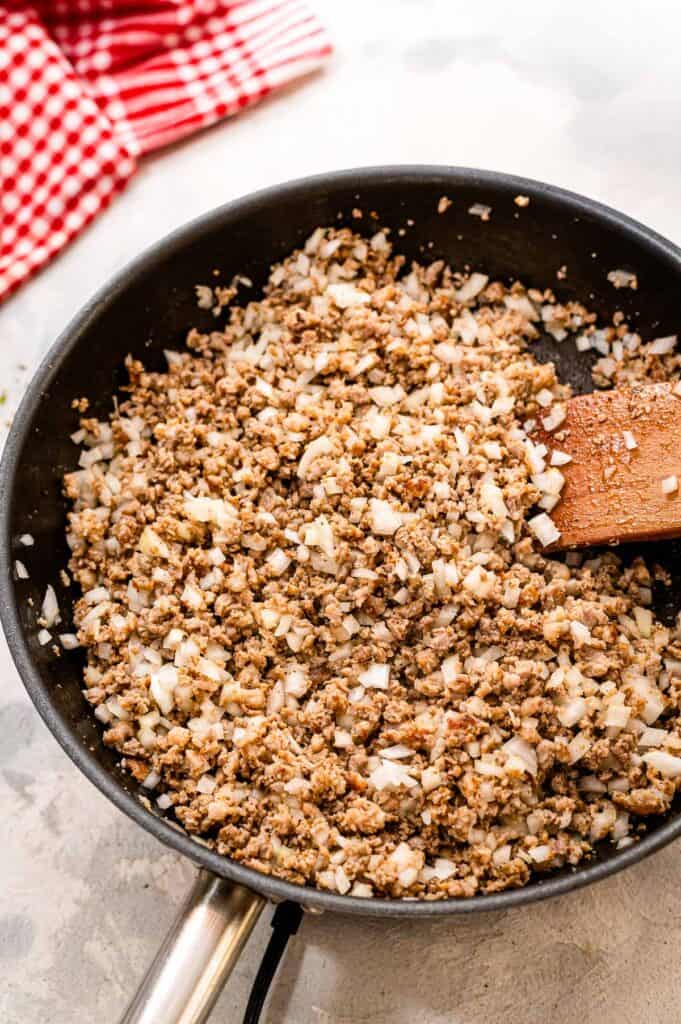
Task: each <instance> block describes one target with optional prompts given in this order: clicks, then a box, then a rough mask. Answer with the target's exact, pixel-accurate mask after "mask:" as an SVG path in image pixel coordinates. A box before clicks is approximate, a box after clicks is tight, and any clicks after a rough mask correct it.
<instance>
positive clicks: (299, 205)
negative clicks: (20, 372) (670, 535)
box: [0, 166, 681, 1024]
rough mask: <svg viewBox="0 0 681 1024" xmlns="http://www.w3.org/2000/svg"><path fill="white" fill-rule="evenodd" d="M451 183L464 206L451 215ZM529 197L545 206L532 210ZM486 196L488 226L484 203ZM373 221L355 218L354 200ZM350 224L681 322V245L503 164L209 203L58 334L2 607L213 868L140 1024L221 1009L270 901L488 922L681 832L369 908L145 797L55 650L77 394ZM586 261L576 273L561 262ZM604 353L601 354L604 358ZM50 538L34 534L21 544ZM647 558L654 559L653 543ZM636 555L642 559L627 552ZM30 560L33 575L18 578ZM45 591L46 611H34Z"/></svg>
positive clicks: (113, 382) (92, 760)
mask: <svg viewBox="0 0 681 1024" xmlns="http://www.w3.org/2000/svg"><path fill="white" fill-rule="evenodd" d="M443 195H445V196H448V197H449V198H450V199H451V200H452V205H451V206H450V207H449V208H448V209H447V210H446V211H445V212H444V213H441V214H440V213H438V202H439V200H440V198H441V197H442V196H443ZM517 195H524V196H527V197H529V200H530V202H529V205H527V206H525V207H519V206H518V205H516V204H515V203H514V198H515V197H516V196H517ZM475 203H482V204H484V205H487V206H490V207H491V208H492V212H491V217H490V219H489V220H487V221H485V220H482V219H481V218H480V217H477V216H473V215H471V214H470V213H469V212H468V211H469V208H470V207H471V206H472V205H473V204H475ZM356 208H360V209H361V210H362V211H363V213H364V216H363V218H362V219H361V220H357V219H355V218H353V214H352V211H353V209H356ZM331 223H335V224H347V225H350V226H353V227H354V228H356V229H359V230H362V231H366V232H369V233H373V231H374V230H376V228H377V226H378V225H380V226H382V227H387V228H390V229H391V231H392V237H393V240H394V242H395V245H396V248H397V249H398V250H399V251H402V252H404V253H405V254H406V255H407V257H408V258H410V259H411V258H414V259H416V258H418V259H420V260H426V261H428V260H430V259H436V258H439V257H443V258H444V259H446V260H447V261H448V262H449V263H451V264H452V265H454V266H456V267H462V266H464V265H470V267H471V268H473V269H481V270H484V271H485V273H488V274H489V275H490V276H492V277H500V278H502V279H504V280H513V279H514V278H515V277H519V278H521V279H522V280H523V281H524V282H525V283H526V284H528V285H530V286H536V287H544V286H549V285H550V286H553V287H554V290H555V291H556V293H557V295H558V297H559V298H560V299H561V300H563V301H566V300H570V299H575V300H581V301H583V302H585V303H586V304H587V305H588V306H589V307H590V308H591V309H593V310H595V311H596V312H597V313H598V314H599V315H600V316H601V317H603V318H604V319H607V320H609V319H610V318H611V317H612V315H613V313H614V312H615V311H616V310H620V309H621V310H622V311H623V312H624V314H625V316H626V318H627V320H628V321H629V322H630V323H631V324H632V325H633V327H634V329H636V330H639V331H640V332H641V333H642V334H643V335H644V336H646V335H649V336H654V335H655V334H659V335H664V334H669V333H674V331H675V329H676V328H677V325H678V308H679V302H678V296H679V294H681V250H680V249H679V248H678V247H676V246H675V245H673V244H672V243H671V242H669V241H667V240H665V239H664V238H662V237H660V236H659V235H657V234H655V233H654V232H653V231H651V230H649V229H648V228H645V227H644V226H642V225H641V224H638V223H636V222H635V221H633V220H630V219H629V218H628V217H625V216H624V215H622V214H620V213H617V212H616V211H614V210H611V209H609V208H607V207H605V206H602V205H601V204H599V203H596V202H594V201H592V200H589V199H585V198H582V197H580V196H577V195H575V194H573V193H570V192H566V191H564V190H562V189H558V188H555V187H552V186H549V185H544V184H541V183H539V182H535V181H530V180H527V179H523V178H517V177H513V176H511V175H507V174H500V173H494V172H489V171H477V170H470V169H465V168H453V167H427V166H404V167H377V168H368V169H359V170H348V171H341V172H338V173H334V174H325V175H319V176H316V177H313V178H306V179H303V180H300V181H294V182H291V183H288V184H285V185H279V186H275V187H273V188H269V189H265V190H263V191H261V192H258V193H256V194H254V195H252V196H249V197H246V198H244V199H240V200H237V201H236V202H233V203H229V204H227V205H226V206H223V207H220V208H219V209H217V210H215V211H213V212H211V213H208V214H206V215H205V216H203V217H201V218H199V219H198V220H195V221H193V222H192V223H190V224H188V225H187V226H185V227H183V228H180V229H179V230H178V231H176V232H175V233H173V234H172V235H170V236H169V237H167V238H166V239H164V240H163V241H161V242H159V243H158V244H157V245H155V246H153V247H152V248H151V249H149V250H148V251H147V252H145V253H144V254H143V255H142V256H140V257H139V258H138V259H136V260H135V261H133V262H132V263H131V264H130V265H129V266H128V267H126V268H125V269H124V270H123V271H121V272H120V273H119V274H117V275H116V276H115V277H114V279H113V280H112V281H110V282H109V283H108V284H107V285H105V286H104V287H103V288H102V289H101V290H100V291H99V292H98V293H97V294H96V295H95V297H94V298H93V299H91V300H90V302H88V303H87V305H86V306H85V307H84V309H83V310H82V312H81V313H79V314H78V316H76V318H75V319H74V320H73V321H72V323H71V324H70V325H69V326H68V327H67V328H66V330H65V331H64V332H63V333H62V335H61V336H60V337H59V338H58V340H57V341H56V342H55V344H54V346H53V347H52V348H51V350H50V351H49V353H48V354H47V356H46V357H45V359H44V360H43V362H42V364H41V366H40V367H39V369H38V371H37V373H36V374H35V376H34V378H33V380H32V382H31V384H30V386H29V388H28V390H27V392H26V395H25V397H24V399H23V402H22V404H21V406H20V408H19V411H18V412H17V415H16V417H15V420H14V424H13V426H12V429H11V432H10V435H9V438H8V440H7V443H6V447H5V451H4V455H3V459H2V465H1V467H0V618H1V619H2V624H3V626H4V629H5V633H6V636H7V640H8V643H9V646H10V650H11V652H12V655H13V658H14V661H15V663H16V666H17V669H18V671H19V673H20V675H21V677H22V679H23V682H24V684H25V686H26V688H27V690H28V693H29V695H30V697H31V699H32V701H33V703H34V704H35V706H36V708H37V710H38V712H39V713H40V714H41V716H42V717H43V719H44V721H45V723H46V724H47V726H48V728H49V729H50V730H51V731H52V733H53V734H54V736H55V737H56V738H57V740H58V741H59V743H60V744H61V745H62V747H63V748H64V750H65V751H66V753H67V754H68V755H69V756H70V758H71V759H72V760H73V761H74V762H75V764H76V765H77V766H78V767H79V768H80V769H81V771H82V772H83V773H84V774H85V775H86V776H87V777H88V778H89V779H90V781H91V782H92V783H94V785H96V786H97V787H98V788H99V789H100V790H101V791H102V792H103V793H104V794H105V795H106V796H107V797H108V798H109V799H110V800H111V801H112V802H113V803H114V804H115V805H116V806H117V807H118V808H119V809H120V810H122V811H124V812H125V813H126V814H128V815H129V816H130V817H131V818H132V819H133V820H134V821H135V822H136V823H137V824H138V825H140V826H142V827H143V828H145V829H147V830H148V831H149V832H151V833H152V834H153V835H154V836H156V838H158V839H159V840H161V842H163V843H165V844H166V845H167V846H169V847H171V848H173V849H174V850H176V851H178V852H179V853H181V854H183V855H184V856H186V857H188V858H189V859H190V860H192V861H193V862H194V863H196V864H197V865H198V866H199V867H200V868H201V871H200V872H199V875H198V878H197V882H196V884H195V886H194V888H193V890H192V892H191V893H190V894H189V896H188V898H187V903H186V905H185V907H184V908H183V910H182V911H181V912H180V915H179V917H178V919H177V921H176V922H175V924H174V925H173V928H172V929H171V932H170V933H169V935H168V936H167V938H166V940H165V942H164V944H163V946H162V948H161V950H160V952H159V954H158V956H157V958H156V960H155V961H154V964H153V965H152V967H151V968H150V970H149V972H148V974H147V976H146V978H145V980H144V981H143V983H142V986H141V988H140V990H139V992H138V993H137V995H136V996H135V998H134V999H133V1002H132V1004H131V1006H130V1007H129V1009H128V1011H127V1012H126V1014H125V1015H124V1017H123V1021H124V1022H125V1024H199V1022H201V1021H205V1020H206V1019H207V1017H208V1015H209V1013H210V1009H211V1007H212V1005H213V1004H214V1001H215V999H216V998H217V995H218V994H219V992H220V989H221V987H222V984H223V983H224V981H225V980H226V978H227V977H228V975H229V972H230V970H231V968H232V967H233V965H234V963H235V962H236V959H237V957H238V954H239V952H240V950H241V948H242V947H243V944H244V943H245V941H246V939H247V937H248V934H249V933H250V931H251V929H252V927H253V925H254V924H255V922H256V920H257V918H258V915H259V913H260V911H261V910H262V908H263V906H264V905H265V903H266V901H268V900H270V901H275V902H281V901H285V900H286V901H293V902H294V903H296V904H302V905H304V907H306V908H308V909H311V910H317V911H335V912H339V913H344V914H358V915H366V916H369V917H399V918H406V919H412V918H417V917H419V918H424V917H439V916H441V915H444V914H476V913H480V912H483V911H485V912H487V911H496V910H502V909H507V908H509V907H512V906H518V905H521V904H522V905H526V904H530V903H532V902H534V901H536V900H540V899H544V898H547V897H551V896H557V895H560V894H563V893H567V892H569V891H572V890H576V889H579V888H581V887H582V886H585V885H588V884H590V883H592V882H595V881H597V880H599V879H602V878H605V877H607V876H608V875H611V874H613V873H614V872H616V871H620V870H622V869H623V868H625V867H627V866H629V865H631V864H633V863H635V862H636V861H639V860H641V859H642V858H644V857H646V856H648V855H649V854H651V853H652V852H653V851H655V850H657V849H659V848H661V847H662V846H664V845H665V844H666V843H668V842H670V841H671V840H672V839H674V838H675V837H676V836H678V835H679V834H680V833H681V805H674V807H673V808H672V811H671V813H670V814H669V815H668V816H667V817H666V818H664V819H661V820H659V821H655V822H653V823H652V825H651V827H650V828H649V830H648V832H647V834H646V835H645V836H644V837H643V838H642V839H641V840H640V841H639V842H638V843H636V844H634V845H632V846H630V847H627V848H625V849H622V850H615V848H614V847H613V846H612V845H607V844H604V845H603V846H602V848H600V849H599V850H598V851H597V854H596V856H595V857H594V858H593V859H592V860H591V861H590V862H587V863H585V864H583V865H581V866H580V867H578V868H577V869H564V870H562V871H560V872H558V873H555V874H552V875H549V876H545V877H537V878H536V879H534V880H533V881H532V882H531V883H530V884H529V885H527V886H526V887H524V888H522V889H517V890H513V891H506V892H502V893H498V894H493V895H480V896H475V897H473V898H471V899H467V900H444V901H427V900H413V901H412V900H410V901H400V900H394V899H373V900H364V899H358V898H356V897H351V896H340V895H335V894H332V893H327V892H321V891H318V890H314V889H311V888H303V887H301V886H297V885H293V884H291V883H288V882H285V881H281V880H279V879H276V878H270V877H267V876H265V875H262V874H259V873H258V872H255V871H253V870H251V869H249V868H246V867H243V866H241V865H239V864H236V863H233V862H232V861H230V860H229V859H228V858H226V857H222V856H220V855H218V854H217V853H215V852H213V851H212V850H210V849H208V848H207V847H205V846H204V845H202V844H201V843H200V842H198V841H197V840H195V839H193V838H190V837H189V836H188V835H186V834H185V833H184V832H182V831H181V830H179V828H178V827H177V826H176V824H175V823H174V822H172V821H170V820H167V819H166V818H164V816H163V815H162V814H161V813H160V812H159V811H157V810H156V809H155V806H154V805H151V804H149V802H148V800H146V799H145V795H146V793H145V791H144V790H142V789H141V787H140V786H139V785H138V784H137V783H136V782H135V781H134V779H133V778H132V777H131V776H129V775H127V774H125V772H124V771H122V770H121V768H120V767H119V766H118V763H117V760H118V759H117V756H116V755H115V754H114V752H113V751H111V750H110V749H108V748H107V747H106V746H105V745H104V744H103V742H102V739H101V731H100V729H99V726H98V725H97V723H96V721H95V719H94V717H93V715H92V709H91V708H90V706H89V705H88V704H87V703H86V701H85V699H84V697H83V696H82V693H81V688H82V681H81V672H82V665H83V652H82V651H81V652H79V651H72V652H63V654H62V656H61V657H59V658H55V657H54V655H53V654H51V653H50V651H49V648H44V647H40V645H39V644H38V641H37V628H36V611H37V609H38V608H39V607H40V602H41V600H42V596H43V594H44V592H45V588H46V586H47V584H52V585H53V586H55V589H56V591H57V596H58V599H59V604H60V607H61V610H62V615H63V616H64V625H63V629H64V630H69V629H71V628H72V624H71V621H70V612H69V608H70V606H71V603H72V601H73V597H74V595H73V594H72V593H69V591H68V589H67V588H64V586H63V585H62V584H61V583H60V582H59V578H58V572H59V569H60V568H61V567H63V566H65V565H66V563H67V561H68V549H67V546H66V541H65V537H64V532H65V531H64V524H65V513H66V505H65V502H64V500H63V497H62V494H61V481H62V477H63V475H64V473H65V472H67V471H69V470H71V469H73V468H75V464H76V460H77V455H78V452H77V449H76V447H75V446H74V445H73V444H72V442H71V441H70V439H69V435H70V434H71V433H72V432H73V431H74V430H75V429H76V427H77V419H78V414H77V413H76V412H75V411H74V410H73V409H72V408H71V402H72V400H73V399H74V398H75V397H80V396H81V395H87V396H88V397H89V398H90V399H91V406H90V410H91V413H92V415H94V416H97V417H99V418H105V417H106V416H107V415H108V413H109V411H110V409H111V403H112V396H113V395H114V394H115V392H116V391H117V390H118V388H119V387H120V386H121V385H122V384H123V383H124V382H125V374H124V371H123V361H124V358H125V356H126V355H127V354H128V353H129V352H131V353H132V354H133V355H134V356H136V357H138V358H139V359H141V360H142V361H143V362H144V363H145V364H146V365H147V367H148V368H149V369H161V368H164V366H165V362H164V358H163V349H164V348H177V347H179V346H181V345H182V344H183V341H184V338H185V336H186V333H187V330H188V329H189V328H190V327H193V326H196V327H198V328H199V329H201V328H203V329H206V330H208V329H210V328H211V326H212V325H214V324H215V321H214V320H213V318H212V316H211V314H210V313H209V312H205V311H202V310H200V309H198V308H197V306H196V297H195V293H194V287H193V286H194V285H195V284H199V283H215V281H216V278H215V277H214V276H213V270H214V268H219V269H220V272H221V273H220V278H219V279H217V280H220V281H224V282H228V281H229V280H230V279H231V278H232V276H233V275H235V274H237V273H239V274H242V275H247V276H248V277H250V278H251V279H252V281H253V289H254V290H253V292H252V293H251V294H256V293H257V290H258V288H259V287H261V286H262V285H263V283H264V282H265V280H266V277H267V272H268V268H269V266H270V264H271V263H273V262H275V261H277V260H279V259H281V258H282V257H283V256H284V255H286V254H287V253H288V252H289V251H290V250H291V249H293V248H294V247H296V246H297V245H299V244H300V243H301V242H303V241H304V239H305V238H306V237H307V236H308V235H309V234H310V233H311V232H312V231H313V230H314V228H315V227H317V226H318V225H325V224H331ZM562 266H566V267H567V276H566V277H564V279H557V277H556V272H557V271H558V269H559V268H560V267H562ZM616 268H621V269H624V270H630V271H634V272H635V273H636V274H637V277H638V281H639V288H638V290H636V291H632V290H631V289H621V290H615V289H614V288H613V286H612V284H610V283H609V281H608V280H607V274H608V272H609V271H610V270H613V269H616ZM533 351H535V352H536V353H537V355H538V357H539V358H540V359H543V360H547V359H553V360H554V361H555V363H556V366H557V369H558V372H559V375H560V376H561V377H562V378H563V379H564V380H566V381H568V382H569V383H571V384H572V385H573V388H574V389H575V391H577V392H581V391H585V390H590V387H591V385H590V373H589V368H590V354H589V353H586V354H580V353H578V352H577V351H576V349H575V347H574V345H573V344H572V343H571V342H570V341H566V342H564V343H563V344H562V345H558V344H557V343H556V342H555V341H553V340H552V339H550V338H548V337H545V338H542V339H541V340H540V341H539V342H538V343H536V345H534V346H533ZM594 358H595V357H594ZM23 533H31V534H32V535H33V536H34V538H35V546H34V547H33V548H31V549H26V548H23V547H21V546H20V545H19V542H18V538H19V536H20V535H21V534H23ZM634 553H635V552H634ZM622 554H623V557H625V558H626V557H630V555H631V554H632V552H629V551H626V550H624V549H623V551H622ZM645 554H646V557H647V559H648V560H649V561H651V562H652V561H657V562H659V563H660V564H662V565H663V567H664V568H666V569H667V570H668V571H669V572H670V573H671V576H672V581H673V582H672V586H671V587H670V588H667V589H665V590H663V591H660V592H659V593H656V594H655V599H656V612H657V614H658V615H659V616H660V617H662V618H663V619H665V620H667V621H670V620H672V619H673V617H674V616H675V614H676V613H677V612H678V610H679V608H681V544H679V543H667V544H665V545H658V546H655V545H647V546H646V550H645ZM15 558H21V559H22V560H24V561H26V563H27V564H28V568H29V572H30V578H29V579H28V580H15V579H14V578H13V572H12V566H13V561H14V559H15ZM31 602H32V604H31Z"/></svg>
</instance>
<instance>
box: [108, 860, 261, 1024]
mask: <svg viewBox="0 0 681 1024" xmlns="http://www.w3.org/2000/svg"><path fill="white" fill-rule="evenodd" d="M264 906H265V900H264V899H263V897H262V896H258V894H257V893H254V892H251V891H250V889H245V888H243V886H240V885H234V884H233V883H232V882H227V881H225V879H224V878H218V877H217V876H216V875H212V874H211V873H210V872H208V871H203V870H202V871H200V872H199V875H198V877H197V879H196V882H195V883H194V886H193V888H192V890H191V892H190V893H189V896H188V897H187V901H186V903H185V904H184V906H183V907H182V909H181V910H180V912H179V914H178V915H177V917H176V919H175V921H174V922H173V924H172V926H171V928H170V931H169V932H168V934H167V935H166V938H165V940H164V942H163V945H162V946H161V948H160V950H159V951H158V953H157V955H156V959H155V960H154V962H153V963H152V965H151V967H150V968H149V970H148V971H147V973H146V976H145V978H144V980H143V981H142V984H141V985H140V987H139V989H138V990H137V994H136V995H135V997H134V998H133V1000H132V1002H131V1004H130V1006H129V1007H128V1009H127V1011H126V1013H125V1014H124V1015H123V1017H122V1018H121V1021H120V1024H203V1022H204V1021H206V1020H208V1016H209V1014H210V1012H211V1010H212V1009H213V1006H214V1004H215V1001H216V999H217V997H218V996H219V995H220V992H221V990H222V986H223V985H224V983H225V982H226V980H227V978H228V977H229V975H230V974H231V972H232V968H233V967H234V965H235V963H236V961H237V959H238V957H239V954H240V953H241V950H242V949H243V947H244V945H245V943H246V940H247V939H248V936H249V935H250V933H251V930H252V929H253V926H254V925H255V923H256V921H257V920H258V917H259V916H260V912H261V910H262V909H263V907H264Z"/></svg>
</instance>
